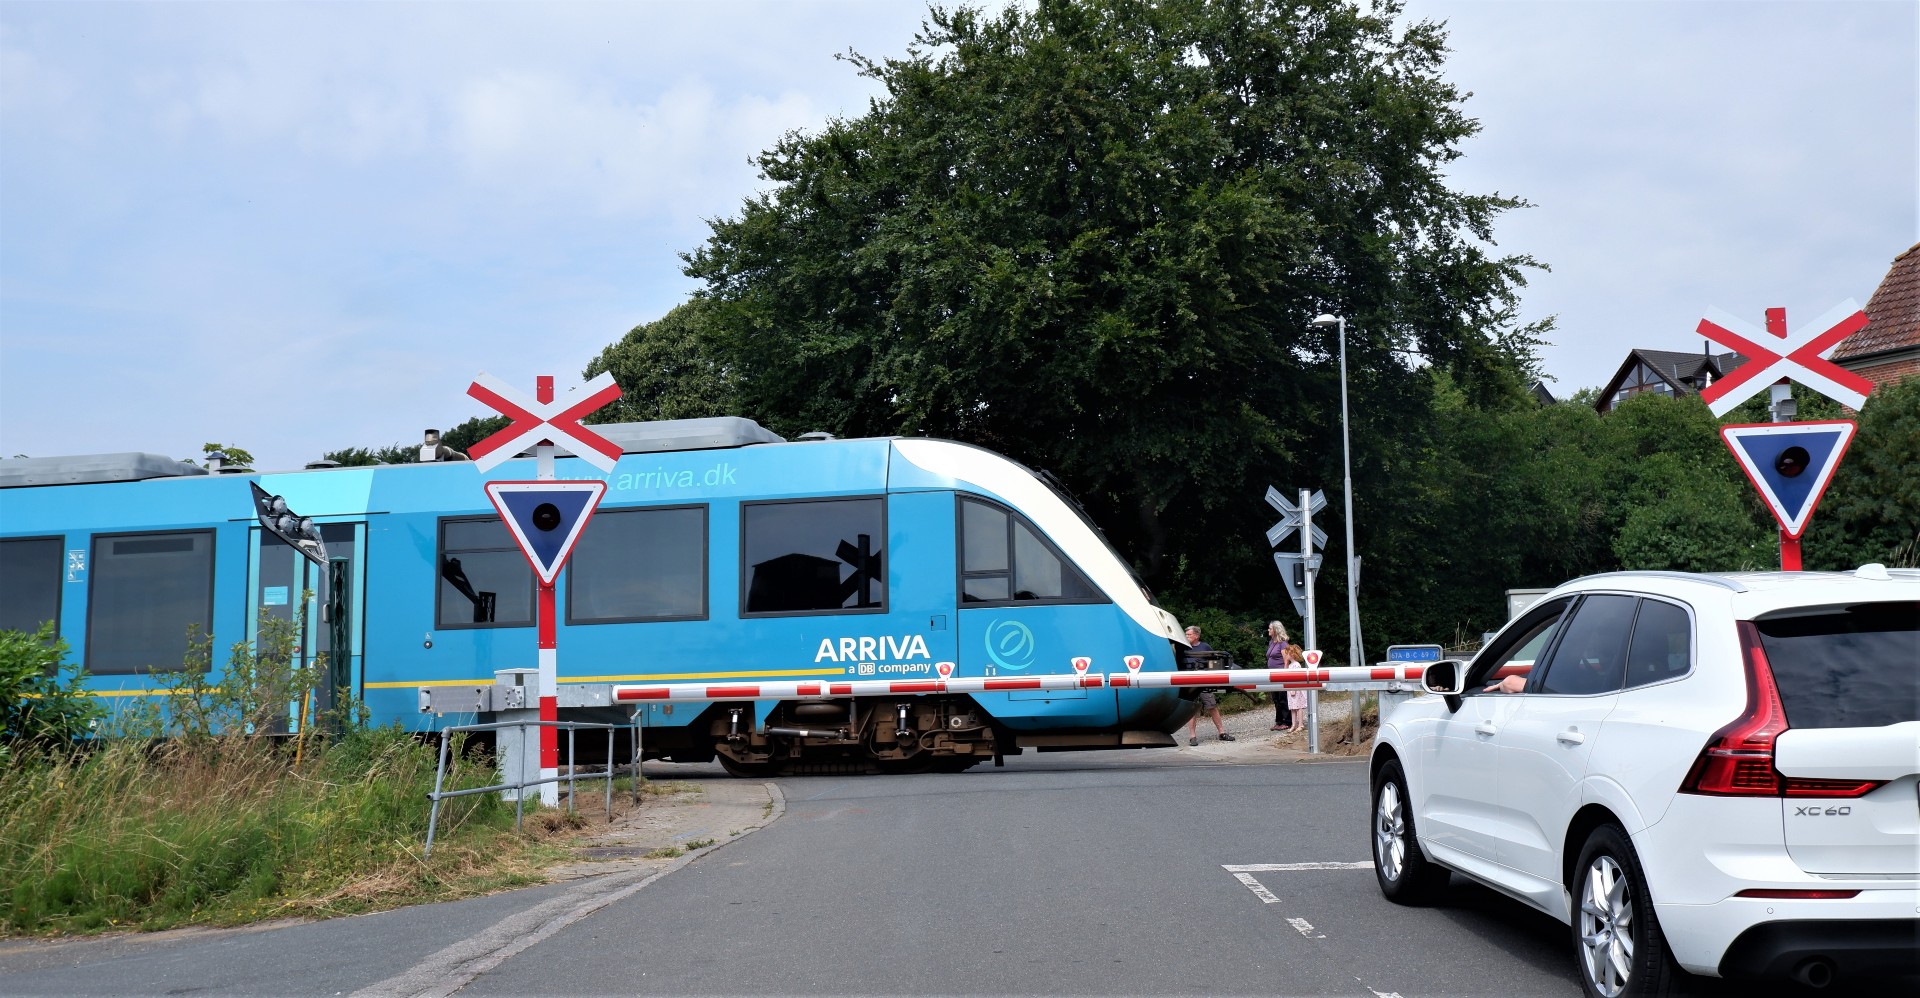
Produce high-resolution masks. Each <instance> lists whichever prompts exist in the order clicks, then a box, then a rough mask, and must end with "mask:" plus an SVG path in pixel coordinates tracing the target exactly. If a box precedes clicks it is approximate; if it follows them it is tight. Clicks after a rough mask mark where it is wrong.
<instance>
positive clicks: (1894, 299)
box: [1827, 243, 1920, 360]
mask: <svg viewBox="0 0 1920 998" xmlns="http://www.w3.org/2000/svg"><path fill="white" fill-rule="evenodd" d="M1865 311H1866V313H1867V324H1866V325H1865V326H1864V327H1862V328H1861V330H1860V331H1859V332H1857V333H1854V334H1853V335H1852V336H1849V337H1847V338H1846V339H1844V340H1841V341H1840V345H1839V346H1837V347H1835V348H1834V350H1833V353H1831V354H1828V355H1827V356H1828V358H1829V359H1831V360H1846V359H1848V358H1852V357H1864V356H1867V355H1868V354H1876V353H1884V352H1886V351H1888V350H1899V349H1901V348H1902V347H1914V346H1920V243H1915V244H1913V246H1911V247H1909V248H1908V249H1907V251H1906V252H1905V253H1902V254H1900V255H1899V256H1896V257H1894V258H1893V266H1892V267H1891V268H1889V269H1888V270H1887V276H1885V277H1883V278H1881V279H1880V286H1879V287H1877V288H1875V289H1873V297H1871V298H1869V299H1867V307H1866V310H1865Z"/></svg>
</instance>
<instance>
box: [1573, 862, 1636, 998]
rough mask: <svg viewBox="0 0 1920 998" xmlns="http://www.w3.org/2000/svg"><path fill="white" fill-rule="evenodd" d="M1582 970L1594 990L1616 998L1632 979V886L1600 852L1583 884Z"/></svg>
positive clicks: (1588, 870) (1581, 915) (1589, 868)
mask: <svg viewBox="0 0 1920 998" xmlns="http://www.w3.org/2000/svg"><path fill="white" fill-rule="evenodd" d="M1580 943H1581V947H1582V949H1581V969H1582V970H1584V971H1585V972H1586V975H1587V984H1588V985H1589V986H1590V987H1592V988H1593V990H1595V991H1597V992H1599V993H1600V994H1603V995H1606V996H1607V998H1613V996H1614V995H1617V994H1619V993H1620V992H1622V991H1624V990H1626V987H1627V984H1628V983H1629V982H1630V981H1631V980H1632V979H1633V885H1632V883H1631V882H1630V881H1629V880H1628V878H1627V873H1626V871H1625V870H1622V869H1621V868H1620V864H1619V863H1616V862H1614V859H1613V857H1612V856H1609V855H1607V854H1606V853H1600V854H1598V855H1596V856H1594V857H1593V861H1592V862H1591V863H1589V864H1588V866H1587V870H1586V875H1585V876H1584V877H1583V878H1582V879H1581V885H1580Z"/></svg>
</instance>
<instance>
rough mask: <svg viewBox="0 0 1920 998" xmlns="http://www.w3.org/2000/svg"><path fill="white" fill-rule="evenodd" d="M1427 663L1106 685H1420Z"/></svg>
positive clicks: (1180, 676) (1167, 676) (1164, 675)
mask: <svg viewBox="0 0 1920 998" xmlns="http://www.w3.org/2000/svg"><path fill="white" fill-rule="evenodd" d="M1427 665H1428V663H1426V662H1403V663H1396V664H1394V665H1360V666H1340V667H1337V668H1330V669H1214V670H1210V671H1209V670H1201V669H1196V670H1194V671H1191V672H1111V673H1108V674H1107V685H1108V686H1111V687H1113V688H1115V689H1128V688H1133V689H1151V688H1155V687H1167V686H1172V687H1177V688H1181V689H1184V688H1186V687H1189V686H1194V687H1199V688H1201V689H1217V688H1220V687H1241V686H1245V687H1276V688H1279V689H1312V688H1314V687H1318V686H1324V685H1326V684H1327V683H1367V682H1382V681H1386V680H1395V679H1404V680H1411V681H1413V682H1419V681H1420V677H1421V676H1422V675H1424V674H1425V673H1426V671H1427Z"/></svg>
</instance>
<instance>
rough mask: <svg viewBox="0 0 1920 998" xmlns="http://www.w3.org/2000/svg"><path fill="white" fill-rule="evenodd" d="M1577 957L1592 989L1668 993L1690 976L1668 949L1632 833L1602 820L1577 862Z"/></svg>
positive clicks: (1608, 994) (1613, 997)
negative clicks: (1636, 852)
mask: <svg viewBox="0 0 1920 998" xmlns="http://www.w3.org/2000/svg"><path fill="white" fill-rule="evenodd" d="M1573 875H1574V880H1573V881H1572V882H1571V883H1569V884H1568V885H1567V886H1568V887H1570V888H1572V890H1573V901H1574V912H1573V920H1572V922H1573V924H1572V926H1571V928H1570V930H1569V933H1568V934H1569V935H1570V936H1571V937H1572V938H1573V952H1574V962H1575V963H1577V964H1579V966H1580V979H1581V983H1582V984H1584V985H1585V988H1584V990H1585V991H1586V993H1587V994H1589V995H1596V996H1598V998H1618V996H1620V995H1664V994H1670V993H1672V991H1673V989H1674V988H1676V987H1678V986H1679V985H1678V983H1677V982H1678V981H1679V980H1680V979H1681V978H1683V977H1685V975H1684V974H1682V973H1681V972H1680V968H1679V967H1678V966H1677V965H1676V964H1675V963H1674V962H1673V953H1672V952H1671V951H1669V950H1668V949H1667V937H1666V935H1665V934H1664V933H1662V932H1661V931H1660V920H1659V919H1658V918H1657V917H1655V915H1654V911H1653V894H1652V892H1650V891H1649V890H1648V889H1647V875H1646V872H1645V871H1644V870H1642V869H1641V867H1640V857H1638V856H1636V855H1634V852H1633V844H1632V843H1631V841H1629V840H1628V838H1627V833H1626V832H1624V831H1622V830H1621V829H1620V828H1619V826H1617V825H1601V826H1600V827H1599V828H1596V829H1594V830H1593V833H1592V834H1591V835H1588V836H1587V844H1586V845H1585V846H1584V847H1582V848H1581V850H1580V858H1579V859H1578V860H1577V861H1575V863H1574V864H1573Z"/></svg>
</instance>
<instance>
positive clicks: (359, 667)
mask: <svg viewBox="0 0 1920 998" xmlns="http://www.w3.org/2000/svg"><path fill="white" fill-rule="evenodd" d="M365 527H366V525H365V524H363V523H322V524H319V528H320V538H321V540H323V541H325V542H326V546H327V557H328V559H330V560H331V561H333V562H336V563H338V562H344V566H343V569H342V573H343V578H344V581H345V583H346V585H345V593H344V595H345V597H346V599H345V601H344V607H343V609H344V612H345V615H346V623H347V628H346V630H347V645H348V647H347V649H346V654H345V659H346V666H347V668H346V673H345V674H346V678H347V688H348V689H349V690H351V692H352V695H353V696H355V697H356V698H357V697H359V696H361V694H362V690H363V687H364V683H365V667H364V665H363V663H362V661H361V659H362V651H363V648H362V639H361V634H362V633H363V631H364V630H365V628H364V627H363V625H362V620H363V619H364V614H363V608H364V606H365V604H366V599H365V596H364V592H365V576H366V573H365V570H364V567H363V566H364V564H365V560H366V529H365ZM251 534H252V539H251V542H250V543H251V546H252V548H253V551H252V558H251V565H252V570H251V573H250V574H251V578H250V579H249V584H248V587H247V640H249V641H257V640H258V639H259V636H260V635H259V629H260V620H261V615H262V614H265V615H266V616H267V617H268V618H269V619H274V620H281V621H286V622H288V623H290V624H292V625H293V626H294V628H295V634H294V639H295V645H294V648H295V655H296V656H297V657H298V663H299V665H300V667H302V668H314V667H317V666H321V665H324V664H325V662H326V661H328V660H331V658H332V654H333V632H334V628H333V627H332V626H331V620H330V616H331V615H330V614H329V613H327V612H326V609H325V608H327V606H328V604H329V603H330V602H333V600H332V597H333V595H334V594H333V593H331V592H330V591H329V585H328V583H329V581H330V578H329V577H330V576H331V575H333V573H332V571H331V570H330V569H329V568H322V567H321V566H319V565H316V564H314V563H313V562H311V561H309V560H307V559H306V558H305V557H302V556H301V555H300V553H299V552H297V551H295V550H294V549H293V548H292V547H291V546H289V545H288V544H287V543H286V542H285V541H282V540H281V539H280V538H278V537H275V536H274V535H272V534H270V533H267V532H266V531H264V530H260V529H259V528H254V529H253V530H252V531H251ZM303 607H304V612H300V611H301V610H302V608H303ZM322 656H325V657H326V658H325V659H323V658H322ZM330 695H331V694H330V693H329V694H328V697H323V698H322V700H321V702H322V703H325V702H326V701H327V699H328V698H329V697H330ZM289 711H290V714H289V718H290V720H289V727H290V728H293V727H297V725H298V718H299V705H297V704H290V705H289Z"/></svg>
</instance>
